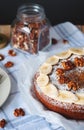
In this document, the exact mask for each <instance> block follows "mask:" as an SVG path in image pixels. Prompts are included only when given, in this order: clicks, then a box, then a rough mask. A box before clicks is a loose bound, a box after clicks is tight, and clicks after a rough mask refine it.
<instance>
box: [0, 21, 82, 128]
mask: <svg viewBox="0 0 84 130" xmlns="http://www.w3.org/2000/svg"><path fill="white" fill-rule="evenodd" d="M52 37H53V38H56V39H57V40H58V43H57V44H56V45H53V46H51V47H49V48H48V49H47V50H46V51H47V52H39V54H38V55H30V54H25V53H24V52H20V51H17V56H15V57H11V56H9V55H8V50H9V49H11V46H10V45H8V46H7V47H6V48H4V49H1V50H0V53H1V54H4V55H5V59H4V60H3V61H1V62H0V66H1V67H2V68H3V69H4V70H5V71H6V72H7V73H8V75H9V76H10V79H11V82H12V85H11V92H10V95H9V97H8V99H7V100H6V102H5V103H4V104H3V106H2V107H1V108H0V119H2V118H5V119H6V120H7V125H6V126H5V128H4V129H6V130H23V129H24V130H27V129H28V130H52V129H53V130H64V129H65V130H73V129H74V130H82V129H83V128H84V123H83V121H75V120H68V119H66V118H64V117H63V116H61V115H60V114H58V113H54V112H52V111H50V110H48V109H46V108H45V107H44V106H43V105H42V104H41V103H40V102H39V101H38V100H37V99H36V98H35V97H33V96H32V94H31V91H30V87H31V79H32V78H33V74H34V73H35V70H36V69H37V68H38V66H39V65H40V64H41V63H43V61H44V60H45V59H46V58H47V57H48V56H50V55H53V54H54V53H55V54H56V53H58V52H61V51H64V50H66V49H68V48H70V47H77V46H78V47H82V46H84V36H83V34H82V33H81V32H80V31H79V30H78V29H77V28H76V27H75V26H74V25H73V24H71V23H69V22H66V23H63V24H59V25H57V26H54V27H52V28H51V38H52ZM62 39H67V40H68V41H69V43H68V44H64V43H63V42H62ZM52 50H53V51H52ZM48 51H49V53H48ZM6 61H13V62H14V67H12V68H9V69H7V68H5V67H4V64H5V63H6ZM4 91H5V90H4ZM19 107H22V108H23V109H24V110H25V113H26V114H25V116H24V117H15V116H14V115H13V111H14V109H15V108H19Z"/></svg>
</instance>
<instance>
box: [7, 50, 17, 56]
mask: <svg viewBox="0 0 84 130" xmlns="http://www.w3.org/2000/svg"><path fill="white" fill-rule="evenodd" d="M8 54H9V55H10V56H16V52H15V51H14V50H13V49H11V50H9V51H8Z"/></svg>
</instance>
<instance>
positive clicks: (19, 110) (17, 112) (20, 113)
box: [14, 108, 25, 117]
mask: <svg viewBox="0 0 84 130" xmlns="http://www.w3.org/2000/svg"><path fill="white" fill-rule="evenodd" d="M14 115H15V116H16V117H18V116H24V115H25V112H24V110H23V109H22V108H16V109H15V110H14Z"/></svg>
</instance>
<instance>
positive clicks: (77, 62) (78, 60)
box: [74, 57, 84, 67]
mask: <svg viewBox="0 0 84 130" xmlns="http://www.w3.org/2000/svg"><path fill="white" fill-rule="evenodd" d="M74 64H75V65H76V66H80V67H83V66H84V58H83V57H81V58H78V57H76V58H75V59H74Z"/></svg>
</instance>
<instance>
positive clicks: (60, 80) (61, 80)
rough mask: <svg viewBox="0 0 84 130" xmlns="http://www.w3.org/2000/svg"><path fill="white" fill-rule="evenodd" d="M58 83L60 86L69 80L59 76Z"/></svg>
mask: <svg viewBox="0 0 84 130" xmlns="http://www.w3.org/2000/svg"><path fill="white" fill-rule="evenodd" d="M58 81H59V83H60V84H64V83H68V82H69V81H70V80H69V78H68V77H66V76H64V75H61V76H60V77H59V79H58Z"/></svg>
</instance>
